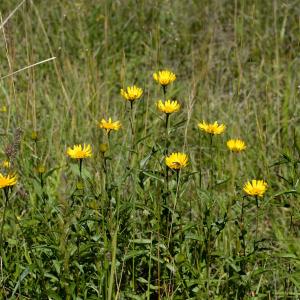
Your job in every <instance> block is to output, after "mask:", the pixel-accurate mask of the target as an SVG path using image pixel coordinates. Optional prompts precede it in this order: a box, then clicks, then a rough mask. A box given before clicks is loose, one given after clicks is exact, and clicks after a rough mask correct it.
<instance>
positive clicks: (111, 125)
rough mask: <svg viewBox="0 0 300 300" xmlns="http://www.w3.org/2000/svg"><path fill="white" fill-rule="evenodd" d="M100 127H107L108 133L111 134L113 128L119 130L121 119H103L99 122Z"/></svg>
mask: <svg viewBox="0 0 300 300" xmlns="http://www.w3.org/2000/svg"><path fill="white" fill-rule="evenodd" d="M99 127H100V128H103V129H105V130H106V133H107V134H109V133H110V131H111V130H119V129H120V128H121V124H120V122H119V121H115V122H113V121H112V120H111V118H109V119H108V121H106V120H105V119H102V120H101V122H99Z"/></svg>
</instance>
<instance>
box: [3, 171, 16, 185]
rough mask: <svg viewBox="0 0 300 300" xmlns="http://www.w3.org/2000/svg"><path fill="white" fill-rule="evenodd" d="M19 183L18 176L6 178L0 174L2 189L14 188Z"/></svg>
mask: <svg viewBox="0 0 300 300" xmlns="http://www.w3.org/2000/svg"><path fill="white" fill-rule="evenodd" d="M16 183H17V176H16V175H7V176H4V175H2V174H1V173H0V189H2V188H5V187H8V186H13V185H15V184H16Z"/></svg>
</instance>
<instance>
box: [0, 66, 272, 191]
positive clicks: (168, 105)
mask: <svg viewBox="0 0 300 300" xmlns="http://www.w3.org/2000/svg"><path fill="white" fill-rule="evenodd" d="M153 78H154V80H155V81H156V82H157V83H159V84H160V85H161V86H162V87H163V88H164V96H166V87H167V86H168V85H169V84H171V83H172V82H174V81H175V80H176V75H175V74H174V73H173V72H171V71H169V70H162V71H158V72H156V73H154V74H153ZM120 93H121V96H122V97H123V98H124V99H125V100H127V101H129V102H131V105H132V103H133V102H134V101H135V100H138V99H140V98H141V97H142V95H143V90H142V89H141V88H139V87H137V86H135V85H133V86H128V87H127V88H125V89H121V91H120ZM156 107H157V109H158V110H159V111H160V112H162V113H165V114H166V124H167V122H168V117H169V115H170V114H172V113H175V112H178V111H179V110H180V108H181V105H180V103H179V102H178V101H177V100H170V99H168V100H158V101H157V102H156ZM131 108H132V106H131ZM98 126H99V128H102V129H104V130H105V131H106V133H107V135H109V134H110V132H111V131H118V130H119V129H120V128H121V123H120V121H113V120H112V118H109V119H108V120H106V119H102V120H101V121H99V122H98ZM166 128H168V127H167V125H166ZM198 128H199V129H200V130H201V131H203V132H205V133H208V134H210V135H211V136H214V135H220V134H222V133H224V132H225V130H226V126H225V125H224V124H219V123H218V122H217V121H215V122H213V123H209V122H206V121H202V122H199V123H198ZM226 144H227V148H228V149H229V150H230V151H232V152H236V153H239V152H242V151H244V150H245V149H246V148H247V146H246V143H245V142H244V141H243V140H241V139H230V140H228V141H227V143H226ZM108 148H109V145H108V144H101V145H100V152H102V153H105V152H106V151H107V150H108ZM67 154H68V155H69V156H70V157H71V158H73V159H80V160H82V159H83V158H87V157H91V156H92V149H91V146H90V145H89V144H87V145H85V144H84V145H83V146H82V145H74V146H73V148H68V150H67ZM188 163H189V159H188V156H187V154H185V153H182V152H174V153H171V154H169V155H167V156H166V157H165V164H166V165H167V167H168V168H170V169H172V170H175V171H179V170H181V169H182V168H185V167H186V166H187V165H188ZM3 166H4V167H6V165H4V163H3ZM1 180H2V182H4V183H3V185H5V184H9V183H10V184H11V185H13V184H14V183H15V181H16V179H15V177H9V176H8V177H4V176H3V175H1V178H0V186H1ZM5 180H6V181H5ZM267 187H268V186H267V183H266V182H265V181H263V180H255V179H254V180H252V181H248V182H247V183H245V185H244V188H243V190H244V192H245V193H246V194H247V195H250V196H258V197H262V196H263V195H264V193H265V192H266V190H267Z"/></svg>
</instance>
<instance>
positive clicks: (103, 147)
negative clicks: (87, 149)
mask: <svg viewBox="0 0 300 300" xmlns="http://www.w3.org/2000/svg"><path fill="white" fill-rule="evenodd" d="M99 149H100V152H101V153H105V152H106V151H107V150H108V144H104V143H102V144H100V146H99Z"/></svg>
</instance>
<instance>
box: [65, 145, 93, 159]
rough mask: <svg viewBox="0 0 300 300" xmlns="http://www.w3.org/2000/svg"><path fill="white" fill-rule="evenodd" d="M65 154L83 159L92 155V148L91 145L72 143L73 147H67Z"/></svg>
mask: <svg viewBox="0 0 300 300" xmlns="http://www.w3.org/2000/svg"><path fill="white" fill-rule="evenodd" d="M67 154H68V155H69V156H70V157H71V158H73V159H83V158H87V157H91V156H92V148H91V145H86V144H83V147H82V146H81V145H74V147H73V149H72V148H68V150H67Z"/></svg>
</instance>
